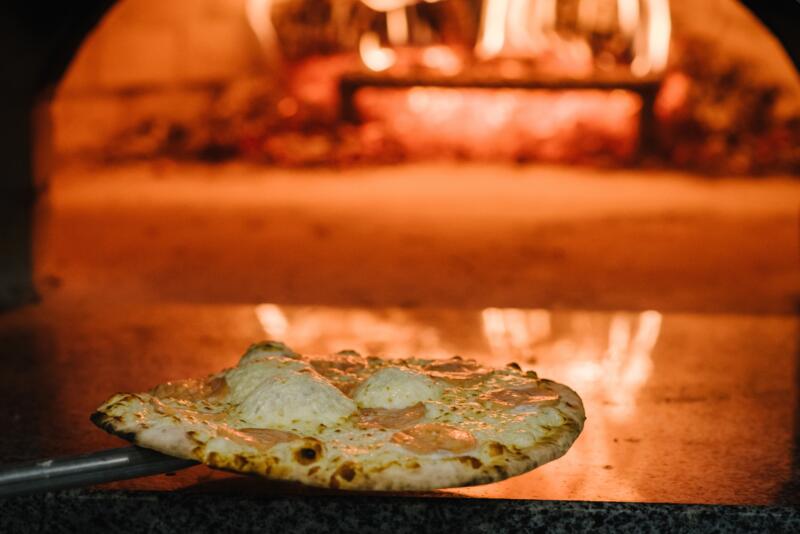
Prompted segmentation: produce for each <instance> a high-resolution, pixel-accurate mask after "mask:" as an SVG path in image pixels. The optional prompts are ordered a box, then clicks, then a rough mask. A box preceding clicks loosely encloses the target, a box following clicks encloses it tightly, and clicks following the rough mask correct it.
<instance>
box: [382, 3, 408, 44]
mask: <svg viewBox="0 0 800 534" xmlns="http://www.w3.org/2000/svg"><path fill="white" fill-rule="evenodd" d="M386 33H387V35H388V36H389V42H390V43H392V44H393V45H394V46H401V45H404V44H406V43H408V17H407V16H406V9H405V7H399V8H397V9H392V10H391V11H387V12H386Z"/></svg>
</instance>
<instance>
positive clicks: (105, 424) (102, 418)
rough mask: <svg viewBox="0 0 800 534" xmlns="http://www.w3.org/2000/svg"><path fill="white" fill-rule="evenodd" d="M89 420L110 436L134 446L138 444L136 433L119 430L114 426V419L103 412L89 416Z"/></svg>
mask: <svg viewBox="0 0 800 534" xmlns="http://www.w3.org/2000/svg"><path fill="white" fill-rule="evenodd" d="M89 420H90V421H91V422H92V423H94V424H95V425H96V426H98V427H100V428H101V429H103V430H104V431H106V432H108V433H109V434H112V435H114V436H117V437H119V438H122V439H124V440H125V441H130V442H131V443H134V444H135V443H136V433H135V432H123V431H121V430H117V428H116V427H115V426H114V423H113V418H112V417H110V416H109V415H108V414H105V413H103V412H94V413H92V415H90V416H89Z"/></svg>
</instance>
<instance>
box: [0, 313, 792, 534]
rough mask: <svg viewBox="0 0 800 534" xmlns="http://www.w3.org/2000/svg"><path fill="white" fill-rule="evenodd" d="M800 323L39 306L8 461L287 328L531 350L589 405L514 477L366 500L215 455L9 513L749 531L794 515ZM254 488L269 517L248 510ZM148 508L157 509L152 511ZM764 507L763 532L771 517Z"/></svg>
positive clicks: (9, 352)
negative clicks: (134, 395) (246, 473)
mask: <svg viewBox="0 0 800 534" xmlns="http://www.w3.org/2000/svg"><path fill="white" fill-rule="evenodd" d="M797 326H798V323H797V319H796V317H794V316H789V315H761V316H756V315H703V314H661V313H658V312H657V311H649V312H643V313H627V312H579V311H550V310H544V309H538V310H536V309H533V310H521V309H495V308H489V309H484V310H434V309H429V310H426V309H343V308H326V307H281V306H276V305H271V304H262V305H188V304H174V305H162V306H152V305H142V306H134V305H129V306H122V305H107V306H104V307H102V308H92V307H86V306H65V305H58V304H53V303H50V304H45V305H41V306H36V307H29V308H26V309H22V310H18V311H16V312H13V313H7V314H4V315H0V351H2V352H1V354H2V358H0V367H1V368H2V372H0V402H2V403H3V406H5V407H6V409H4V410H2V411H0V425H2V428H4V429H5V431H4V432H3V433H1V434H0V463H11V462H16V461H24V460H29V459H34V458H43V457H49V456H61V455H69V454H77V453H83V452H89V451H93V450H100V449H105V448H112V447H119V446H123V445H125V443H124V442H121V441H120V440H119V439H117V438H114V437H112V436H109V435H106V434H104V433H103V432H102V431H100V430H99V429H97V428H95V427H94V426H93V425H92V424H91V423H90V422H89V420H88V415H89V414H90V413H91V412H92V411H93V409H94V408H95V407H96V406H98V405H99V404H100V403H101V402H103V401H104V400H105V399H106V398H107V397H108V396H110V395H111V394H113V393H114V392H117V391H126V390H127V391H140V390H145V389H148V388H150V387H152V386H153V385H154V384H157V383H159V382H163V381H166V380H170V379H177V378H182V377H189V376H201V375H205V374H208V373H211V372H214V371H216V370H219V369H221V368H224V367H227V366H230V365H233V364H235V362H236V361H237V359H238V356H239V354H240V353H241V352H242V351H243V350H244V349H245V348H246V346H247V345H248V344H249V343H250V342H252V341H254V340H259V339H262V338H279V339H283V340H284V341H286V342H287V343H288V344H290V345H291V346H292V347H293V348H295V350H298V351H300V352H332V351H335V350H341V349H345V348H353V349H356V350H360V351H363V352H365V353H373V354H385V355H390V356H407V355H409V354H416V355H420V356H421V355H428V356H434V357H438V356H446V355H451V354H460V355H461V356H463V357H474V358H478V359H481V360H482V361H483V362H485V363H488V364H491V365H502V364H505V363H507V362H509V361H517V362H518V363H520V364H521V365H522V366H523V368H533V369H536V370H537V372H539V374H540V376H543V377H547V378H552V379H554V380H557V381H562V382H565V383H567V384H569V385H570V386H572V387H574V389H576V390H577V391H578V393H579V394H580V395H581V396H582V398H583V399H584V402H585V405H586V411H587V415H588V420H587V423H586V428H585V430H584V432H583V434H582V435H581V437H580V438H579V439H578V440H577V442H576V443H575V445H574V446H573V448H572V449H571V450H570V451H569V452H568V453H567V454H566V455H565V456H564V457H563V458H562V459H560V460H558V461H555V462H552V463H550V464H547V465H545V466H543V467H541V468H539V469H536V470H535V471H533V472H531V473H528V474H526V475H522V476H519V477H515V478H512V479H510V480H507V481H504V482H500V483H497V484H490V485H485V486H478V487H473V488H462V489H453V490H447V491H442V492H432V493H430V494H425V495H411V496H409V495H406V494H404V495H402V498H397V496H392V497H382V496H375V495H369V496H365V495H361V494H358V495H356V496H355V497H354V496H352V495H347V496H341V495H339V494H336V493H331V492H319V491H312V490H308V489H303V488H300V489H298V488H296V487H292V486H286V485H280V484H272V483H270V482H268V481H262V480H255V479H249V478H246V477H240V476H237V475H232V474H228V473H222V472H219V471H214V470H210V469H207V468H206V467H203V466H198V467H194V468H191V469H187V470H185V471H182V472H179V473H176V474H174V475H173V476H166V475H163V476H156V477H148V478H143V479H137V480H130V481H124V482H117V483H113V484H107V485H105V486H102V487H99V488H95V489H94V490H80V491H68V492H60V493H56V494H51V495H44V496H42V495H39V496H31V497H22V498H14V499H7V500H5V501H2V502H0V511H3V512H5V513H2V514H0V517H2V520H1V521H5V522H6V523H5V524H0V530H2V531H6V530H11V531H13V530H14V528H13V526H14V525H15V523H13V522H14V521H21V520H23V519H24V517H26V516H27V512H26V510H31V509H36V510H39V512H37V514H38V515H37V517H50V518H52V517H55V516H54V515H53V514H63V513H67V512H70V511H71V510H72V511H74V510H78V509H82V510H85V511H87V512H90V511H91V513H90V514H89V515H88V516H86V517H84V516H82V515H80V514H69V513H67V515H66V516H63V515H62V516H61V517H62V518H64V519H63V524H64V525H65V527H64V528H65V529H66V530H74V529H77V528H79V527H81V526H82V525H83V526H85V524H84V523H81V522H85V521H89V520H90V519H87V517H90V518H94V519H92V520H96V521H98V522H99V523H98V524H105V523H104V522H107V521H127V522H132V521H135V520H136V517H142V518H145V519H143V521H151V522H153V523H147V524H148V525H150V526H151V527H152V531H160V530H169V525H171V524H174V523H170V521H177V519H175V518H177V517H181V514H184V515H186V516H187V517H189V519H187V521H190V523H187V524H191V521H200V522H201V523H202V524H203V525H205V526H207V525H208V524H210V523H207V522H205V521H203V520H202V517H203V515H202V513H201V512H202V511H203V510H217V511H216V512H214V514H215V516H216V515H219V514H225V515H226V516H227V514H228V513H230V514H231V515H230V516H229V517H231V518H232V520H233V521H234V522H238V524H240V525H248V524H251V523H248V522H247V521H248V520H247V518H248V517H251V518H252V514H258V515H259V517H261V522H260V523H258V524H259V525H265V526H269V525H277V524H278V523H270V521H278V518H283V519H281V520H286V521H290V522H293V521H300V519H299V518H302V521H303V523H302V525H303V528H307V529H310V528H311V526H312V523H309V522H308V521H310V520H309V519H308V518H309V517H326V518H338V519H337V520H339V521H344V520H345V518H349V519H348V520H351V521H359V522H360V523H358V524H354V525H353V527H354V528H355V527H356V526H359V527H360V526H363V527H365V528H367V530H369V529H370V525H372V527H373V528H374V527H376V525H378V524H379V522H380V521H381V519H380V518H381V517H384V518H388V517H391V518H392V520H393V521H395V520H396V521H399V523H398V525H402V526H404V527H405V528H406V529H407V530H413V528H412V526H413V525H415V524H418V522H419V521H420V519H419V518H417V519H416V521H417V523H415V522H414V521H412V520H410V519H409V520H408V521H405V520H401V519H398V518H404V517H407V516H408V517H411V515H409V514H413V513H416V512H415V510H416V511H419V510H420V507H426V508H425V509H426V510H430V511H431V512H430V514H433V515H426V516H425V517H429V518H430V520H431V521H433V520H440V521H443V522H446V523H447V524H448V525H449V524H455V523H453V522H461V524H464V525H466V524H467V522H468V519H466V518H465V517H463V514H467V512H469V511H470V510H474V511H479V512H480V516H479V517H480V521H481V522H482V523H480V524H481V525H484V524H485V525H488V524H489V523H485V522H486V521H490V519H487V518H488V517H491V518H493V519H491V521H495V520H496V521H499V522H500V523H498V525H500V526H503V525H505V526H506V528H510V527H511V526H512V523H513V521H514V520H515V519H514V518H520V520H524V521H526V523H525V525H528V526H531V525H537V524H540V523H537V522H543V523H541V524H542V525H544V523H546V522H550V521H556V524H558V525H560V527H563V528H564V529H568V528H569V525H570V524H571V523H569V522H570V521H574V520H581V521H591V522H597V523H592V524H597V525H606V526H609V523H608V521H612V522H613V521H619V523H612V524H611V526H614V525H616V526H626V525H627V526H628V527H630V528H634V527H642V525H651V526H652V523H647V521H658V522H659V524H661V522H663V521H678V522H679V523H675V524H676V525H678V524H679V525H682V526H684V527H687V528H688V527H697V528H699V529H701V530H708V529H707V528H704V526H709V525H712V524H713V525H716V524H717V523H716V521H721V520H720V519H719V518H720V517H724V518H725V519H724V521H725V522H726V523H725V525H728V526H730V527H731V528H735V525H736V522H737V521H746V523H742V525H745V526H749V527H752V528H758V529H759V530H773V527H774V528H775V529H782V528H784V527H785V528H788V527H789V526H792V525H794V526H795V530H796V523H792V522H796V521H797V520H798V519H797V518H798V514H797V513H796V511H797V510H796V509H795V508H794V507H795V506H796V505H797V504H798V503H800V483H799V481H800V474H799V471H798V468H800V462H799V461H798V457H797V450H798V444H799V443H800V441H799V440H798V430H797V427H798V424H797V422H798V411H799V410H798V395H797V393H798V391H797V390H798V387H797V384H798V376H797V354H798V337H797ZM510 499H513V500H510ZM251 502H257V503H258V505H257V506H256V505H254V506H253V508H252V509H253V510H259V512H252V513H251V512H249V510H250V509H251V508H250V507H249V504H248V503H251ZM637 503H639V504H637ZM641 503H648V504H641ZM660 503H663V504H660ZM356 508H357V509H358V513H356V510H355V509H356ZM134 509H135V510H149V511H148V512H147V514H146V515H144V516H137V515H136V513H134V512H133V511H132V510H134ZM312 509H313V511H314V512H313V513H312V512H311V510H312ZM92 510H94V511H92ZM168 510H172V512H169V511H168ZM192 510H193V511H194V512H192ZM367 510H369V512H367ZM718 512H722V514H721V515H720V514H719V513H718ZM142 513H144V512H142ZM195 513H196V514H197V515H194V514H195ZM203 513H205V512H203ZM470 514H471V512H470ZM262 515H263V517H262ZM507 515H508V517H506V516H507ZM351 516H352V517H351ZM512 516H513V517H512ZM15 518H16V519H15ZM115 518H116V519H115ZM293 518H294V519H293ZM712 518H717V519H712ZM41 520H42V521H44V519H41ZM332 520H333V519H331V521H332ZM762 520H763V521H766V523H763V528H762V527H761V526H759V525H762V524H761V523H753V521H762ZM370 521H372V522H373V523H369V522H370ZM387 521H388V519H387ZM747 521H749V522H747ZM770 521H771V522H772V523H770ZM643 522H644V523H643ZM109 524H111V523H109ZM294 524H298V525H299V524H300V523H294ZM343 524H344V523H343ZM426 524H428V522H427V521H426ZM663 524H664V525H669V524H671V523H663ZM181 525H183V523H181ZM3 526H10V527H12V528H9V529H5V528H2V527H3ZM50 526H53V525H50ZM140 526H141V524H140ZM479 526H480V525H479ZM767 527H769V528H767ZM488 528H489V527H486V529H488ZM614 528H616V527H614ZM484 530H485V529H484ZM556 531H558V530H556Z"/></svg>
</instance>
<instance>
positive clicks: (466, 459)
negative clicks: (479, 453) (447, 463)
mask: <svg viewBox="0 0 800 534" xmlns="http://www.w3.org/2000/svg"><path fill="white" fill-rule="evenodd" d="M456 459H457V460H458V461H459V462H461V463H462V464H464V465H468V466H470V467H472V468H473V469H480V468H481V467H482V466H483V464H482V463H481V461H480V460H478V459H477V458H475V457H474V456H459V457H458V458H456Z"/></svg>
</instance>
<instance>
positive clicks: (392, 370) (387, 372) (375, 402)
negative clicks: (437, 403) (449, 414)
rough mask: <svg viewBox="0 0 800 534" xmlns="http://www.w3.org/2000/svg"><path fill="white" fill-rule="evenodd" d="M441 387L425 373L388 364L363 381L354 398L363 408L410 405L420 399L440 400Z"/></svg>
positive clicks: (422, 400) (394, 408) (396, 407)
mask: <svg viewBox="0 0 800 534" xmlns="http://www.w3.org/2000/svg"><path fill="white" fill-rule="evenodd" d="M442 390H443V388H442V386H441V385H440V384H437V383H436V382H434V381H433V380H432V379H431V378H429V377H427V376H425V375H424V374H422V373H418V372H416V371H412V370H410V369H402V368H398V367H385V368H383V369H381V370H380V371H378V372H376V373H374V374H373V375H372V376H370V377H369V378H367V379H366V380H365V381H364V382H363V383H361V384H360V385H359V386H358V387H357V388H356V390H355V391H354V392H353V399H355V401H356V402H357V403H358V405H359V406H360V407H362V408H388V409H392V410H397V409H400V408H408V407H409V406H413V405H414V404H417V403H418V402H425V401H430V400H434V399H438V398H439V397H441V395H442Z"/></svg>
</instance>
